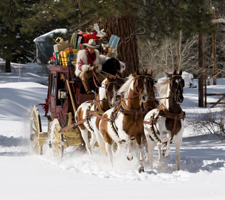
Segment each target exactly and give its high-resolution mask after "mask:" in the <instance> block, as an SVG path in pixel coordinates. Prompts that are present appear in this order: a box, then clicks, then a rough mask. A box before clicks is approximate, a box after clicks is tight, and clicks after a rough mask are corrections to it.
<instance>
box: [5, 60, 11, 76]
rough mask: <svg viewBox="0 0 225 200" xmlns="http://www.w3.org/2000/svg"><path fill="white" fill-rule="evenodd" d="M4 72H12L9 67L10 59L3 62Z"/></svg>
mask: <svg viewBox="0 0 225 200" xmlns="http://www.w3.org/2000/svg"><path fill="white" fill-rule="evenodd" d="M5 72H8V73H10V72H12V71H11V65H10V59H6V60H5Z"/></svg>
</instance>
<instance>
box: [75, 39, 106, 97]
mask: <svg viewBox="0 0 225 200" xmlns="http://www.w3.org/2000/svg"><path fill="white" fill-rule="evenodd" d="M84 45H85V46H87V48H86V49H84V50H80V51H79V52H78V54H77V63H76V70H75V74H76V76H78V77H79V78H80V79H81V81H82V84H83V86H84V88H85V90H86V92H87V94H90V93H91V91H90V86H89V83H88V80H89V79H91V78H92V77H93V73H92V71H95V72H96V76H97V78H98V80H99V81H100V82H101V81H102V80H103V79H104V77H103V76H101V75H100V74H99V72H100V71H101V70H102V65H101V64H100V57H99V51H98V50H97V49H96V48H97V47H98V46H97V45H96V42H95V40H94V39H90V40H89V41H88V43H84Z"/></svg>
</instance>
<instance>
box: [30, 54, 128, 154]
mask: <svg viewBox="0 0 225 200" xmlns="http://www.w3.org/2000/svg"><path fill="white" fill-rule="evenodd" d="M102 65H103V69H106V68H109V70H108V72H109V73H111V74H112V73H113V69H112V68H115V70H114V71H117V70H118V69H119V70H121V72H122V71H123V70H124V69H125V66H124V63H122V62H119V61H118V60H116V59H115V58H106V59H105V61H103V63H102ZM74 71H75V67H74V66H60V65H55V64H53V65H49V78H48V79H49V81H48V92H47V98H46V102H45V103H42V104H39V105H34V106H33V107H32V110H31V118H30V141H31V146H32V149H33V150H34V152H35V153H37V154H39V155H41V154H43V146H44V145H45V144H48V146H49V147H50V148H52V152H53V155H54V156H57V157H62V155H63V152H64V149H66V148H67V147H69V146H80V147H83V145H82V143H83V140H82V138H81V137H80V131H79V129H78V128H77V127H76V126H74V124H75V119H74V116H75V113H76V108H78V106H79V105H80V104H82V103H83V102H85V101H88V100H90V101H92V100H93V99H95V94H97V93H98V88H97V87H96V82H94V81H93V80H89V85H90V89H91V90H92V91H93V93H92V94H86V92H85V89H84V87H83V85H82V82H81V80H80V78H78V77H76V76H75V74H74ZM40 106H42V107H43V108H44V110H45V113H44V114H43V115H42V116H44V117H46V118H47V120H48V130H47V132H42V125H41V114H40V113H39V107H40Z"/></svg>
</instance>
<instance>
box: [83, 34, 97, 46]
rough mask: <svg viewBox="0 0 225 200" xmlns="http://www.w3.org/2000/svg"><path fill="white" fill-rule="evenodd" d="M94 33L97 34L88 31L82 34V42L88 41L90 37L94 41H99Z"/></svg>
mask: <svg viewBox="0 0 225 200" xmlns="http://www.w3.org/2000/svg"><path fill="white" fill-rule="evenodd" d="M96 35H97V32H93V33H88V34H86V33H84V34H83V37H84V40H83V43H88V41H89V40H90V39H94V40H95V41H96V43H98V41H100V39H99V38H97V37H96Z"/></svg>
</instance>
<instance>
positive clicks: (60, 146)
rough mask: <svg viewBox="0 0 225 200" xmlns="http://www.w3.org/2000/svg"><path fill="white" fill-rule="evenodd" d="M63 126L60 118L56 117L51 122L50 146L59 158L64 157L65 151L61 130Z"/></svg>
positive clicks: (54, 154)
mask: <svg viewBox="0 0 225 200" xmlns="http://www.w3.org/2000/svg"><path fill="white" fill-rule="evenodd" d="M60 129H61V126H60V124H59V120H58V119H54V120H53V121H52V122H51V129H50V134H49V146H50V147H51V149H52V155H53V156H54V157H57V158H60V159H61V158H62V157H63V152H64V143H63V134H61V133H60V132H59V131H60Z"/></svg>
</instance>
